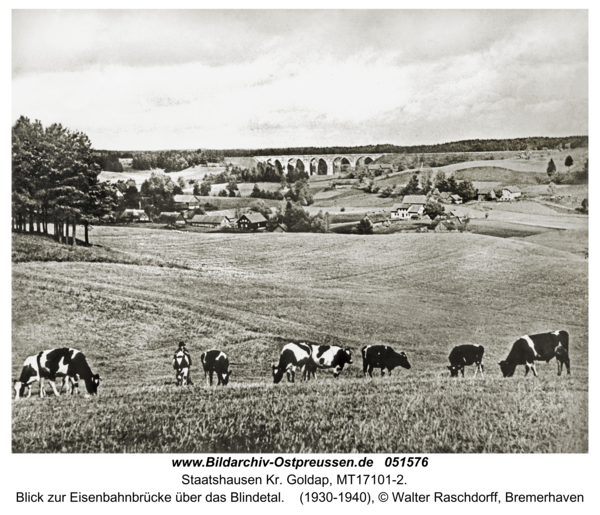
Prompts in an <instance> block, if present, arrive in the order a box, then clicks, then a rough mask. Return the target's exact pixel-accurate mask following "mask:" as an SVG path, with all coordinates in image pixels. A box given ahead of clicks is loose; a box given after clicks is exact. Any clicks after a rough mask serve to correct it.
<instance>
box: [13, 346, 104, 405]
mask: <svg viewBox="0 0 600 515" xmlns="http://www.w3.org/2000/svg"><path fill="white" fill-rule="evenodd" d="M57 377H63V378H64V380H63V389H64V387H65V384H66V386H67V392H68V393H77V392H78V390H77V387H78V381H79V379H82V380H83V382H84V383H85V387H86V389H87V391H88V394H92V395H94V394H96V393H97V392H98V386H99V385H100V376H99V375H98V374H94V373H92V370H91V369H90V366H89V365H88V363H87V360H86V359H85V356H84V355H83V353H82V352H80V351H78V350H76V349H67V348H62V349H51V350H45V351H43V352H40V353H39V354H37V355H36V356H29V357H28V358H27V359H26V360H25V363H24V364H23V369H22V370H21V376H20V377H19V380H18V381H15V399H18V398H19V396H22V395H23V393H24V392H25V388H27V389H28V393H27V397H29V396H30V395H31V385H32V384H33V383H35V382H36V381H39V382H40V397H44V396H45V394H46V392H45V389H44V379H47V380H48V382H49V383H50V386H51V387H52V390H54V395H56V396H59V395H60V394H59V392H58V390H57V389H56V384H55V381H56V378H57ZM69 383H71V384H72V386H73V388H71V387H70V385H69ZM88 394H86V397H88V396H89V395H88Z"/></svg>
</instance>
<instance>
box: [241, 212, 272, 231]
mask: <svg viewBox="0 0 600 515" xmlns="http://www.w3.org/2000/svg"><path fill="white" fill-rule="evenodd" d="M237 225H238V227H239V228H240V229H243V230H245V231H257V230H259V229H264V228H265V227H267V219H266V218H265V217H264V216H263V215H262V214H260V213H246V214H245V215H242V216H240V218H239V219H238V221H237Z"/></svg>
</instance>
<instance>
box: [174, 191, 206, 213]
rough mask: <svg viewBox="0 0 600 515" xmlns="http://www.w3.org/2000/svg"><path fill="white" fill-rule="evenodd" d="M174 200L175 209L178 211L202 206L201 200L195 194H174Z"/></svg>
mask: <svg viewBox="0 0 600 515" xmlns="http://www.w3.org/2000/svg"><path fill="white" fill-rule="evenodd" d="M173 201H174V202H175V209H177V210H178V211H183V210H185V209H196V208H197V207H200V200H198V199H197V198H196V197H195V196H194V195H174V196H173Z"/></svg>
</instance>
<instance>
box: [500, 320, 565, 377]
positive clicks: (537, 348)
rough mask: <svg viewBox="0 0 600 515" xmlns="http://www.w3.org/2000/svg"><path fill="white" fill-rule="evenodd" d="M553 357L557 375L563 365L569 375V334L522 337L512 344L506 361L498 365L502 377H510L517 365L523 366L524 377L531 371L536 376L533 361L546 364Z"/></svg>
mask: <svg viewBox="0 0 600 515" xmlns="http://www.w3.org/2000/svg"><path fill="white" fill-rule="evenodd" d="M554 357H556V362H557V365H558V375H561V373H562V367H563V365H566V367H567V374H569V375H570V374H571V361H570V359H569V333H567V331H555V332H553V333H541V334H530V335H525V336H522V337H521V338H519V339H518V340H517V341H516V342H515V343H513V346H512V348H511V349H510V352H509V353H508V356H507V357H506V359H505V360H503V361H500V362H499V363H498V364H499V365H500V369H501V370H502V375H503V376H504V377H512V376H513V374H514V373H515V369H516V368H517V365H525V375H527V374H528V373H529V369H531V371H532V372H533V375H534V376H537V371H536V369H535V361H545V362H546V363H548V362H549V361H550V360H551V359H552V358H554Z"/></svg>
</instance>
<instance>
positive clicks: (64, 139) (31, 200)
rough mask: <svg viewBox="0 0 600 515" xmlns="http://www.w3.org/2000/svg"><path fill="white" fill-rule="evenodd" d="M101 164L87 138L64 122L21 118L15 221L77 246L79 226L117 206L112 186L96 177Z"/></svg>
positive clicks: (15, 149) (15, 137) (16, 137)
mask: <svg viewBox="0 0 600 515" xmlns="http://www.w3.org/2000/svg"><path fill="white" fill-rule="evenodd" d="M99 173H100V166H99V165H98V162H97V159H96V156H95V155H94V151H93V149H92V145H91V142H90V140H89V138H88V137H87V136H86V135H85V134H84V133H82V132H77V131H71V130H69V129H67V128H65V127H63V126H62V125H60V124H53V125H50V126H49V127H43V125H42V123H41V122H40V121H37V120H36V121H35V122H31V121H30V120H29V119H28V118H26V117H24V116H21V117H20V118H19V119H18V120H17V121H16V123H15V124H14V126H13V127H12V224H13V229H14V230H18V231H26V230H29V231H30V232H38V233H44V234H48V232H49V228H48V225H49V224H53V226H54V236H55V238H56V239H57V240H58V241H59V242H63V241H65V242H66V241H68V240H69V228H71V232H72V236H71V238H70V242H71V243H72V244H73V245H75V244H76V227H77V225H78V224H82V225H83V226H84V227H85V242H86V243H89V233H88V228H89V225H90V224H91V223H94V222H96V221H97V220H98V219H100V218H102V217H103V216H105V215H106V214H108V213H110V212H111V211H112V210H113V209H114V208H115V207H116V204H117V192H116V189H115V188H114V187H112V186H111V185H109V184H107V183H101V182H99V181H98V174H99Z"/></svg>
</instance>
